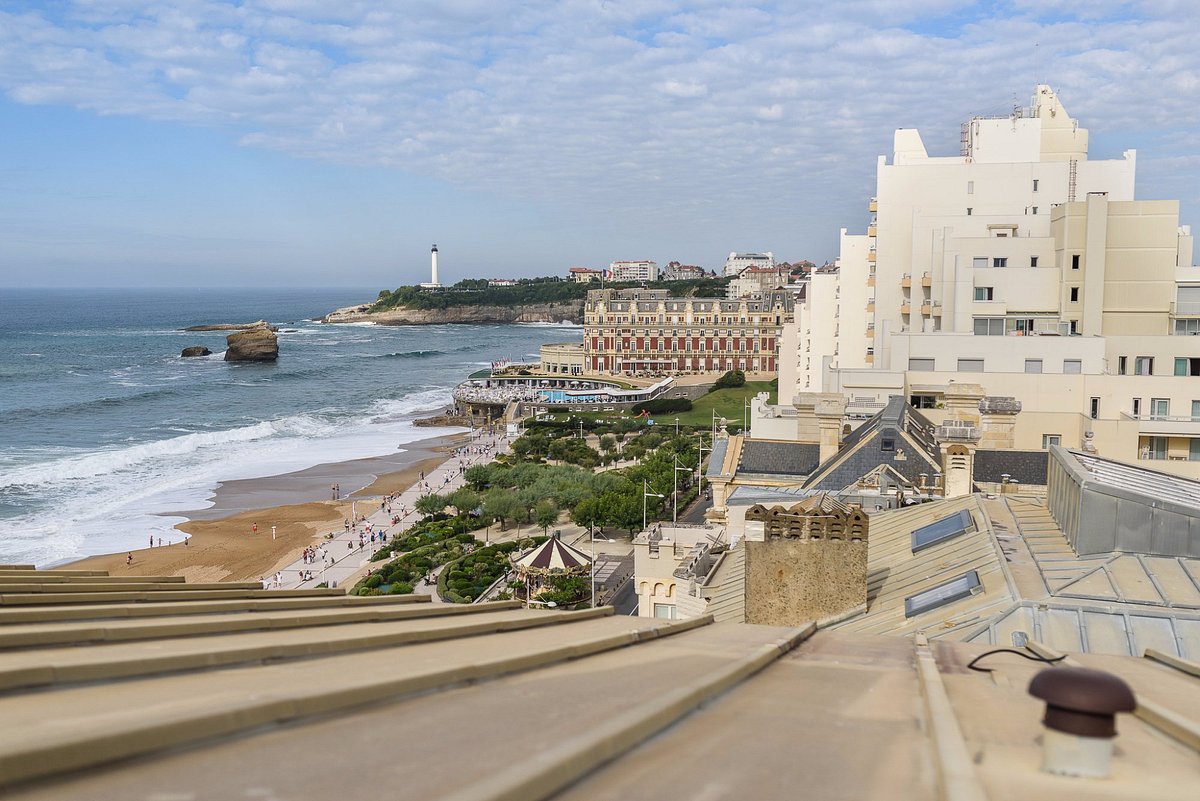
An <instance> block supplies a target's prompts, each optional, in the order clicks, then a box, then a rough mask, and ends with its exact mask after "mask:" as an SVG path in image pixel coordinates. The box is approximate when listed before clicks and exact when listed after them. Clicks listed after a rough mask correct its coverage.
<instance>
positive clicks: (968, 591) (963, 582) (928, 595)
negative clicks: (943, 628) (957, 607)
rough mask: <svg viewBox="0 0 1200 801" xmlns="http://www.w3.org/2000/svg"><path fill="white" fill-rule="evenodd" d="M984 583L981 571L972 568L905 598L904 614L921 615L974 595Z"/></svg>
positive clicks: (909, 615) (910, 615) (907, 615)
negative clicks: (980, 579)
mask: <svg viewBox="0 0 1200 801" xmlns="http://www.w3.org/2000/svg"><path fill="white" fill-rule="evenodd" d="M982 586H983V585H982V584H980V583H979V573H978V572H977V571H975V570H972V571H971V572H970V573H964V574H963V575H961V576H959V577H958V578H954V579H950V580H949V581H947V582H944V583H942V584H939V585H937V586H936V587H930V588H929V589H927V590H925V591H923V592H918V593H917V594H916V595H910V596H908V597H907V598H905V599H904V616H905V617H913V616H914V615H920V614H923V613H925V612H928V611H930V610H931V609H937V608H938V607H939V606H945V605H946V604H950V603H954V602H955V601H958V600H961V599H963V598H966V597H968V596H970V595H974V594H975V592H976V591H978V590H979V589H980V588H981V587H982Z"/></svg>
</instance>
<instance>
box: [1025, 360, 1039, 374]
mask: <svg viewBox="0 0 1200 801" xmlns="http://www.w3.org/2000/svg"><path fill="white" fill-rule="evenodd" d="M1025 372H1027V373H1040V372H1042V360H1041V359H1026V360H1025Z"/></svg>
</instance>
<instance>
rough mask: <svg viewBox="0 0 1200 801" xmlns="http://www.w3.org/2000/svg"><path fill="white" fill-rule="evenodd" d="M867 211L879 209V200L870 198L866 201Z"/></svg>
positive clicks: (873, 211) (872, 211)
mask: <svg viewBox="0 0 1200 801" xmlns="http://www.w3.org/2000/svg"><path fill="white" fill-rule="evenodd" d="M867 211H869V212H871V213H872V214H874V213H875V212H877V211H879V201H878V200H877V199H875V198H871V201H870V202H869V203H867Z"/></svg>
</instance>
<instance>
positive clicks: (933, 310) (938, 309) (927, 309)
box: [921, 300, 942, 317]
mask: <svg viewBox="0 0 1200 801" xmlns="http://www.w3.org/2000/svg"><path fill="white" fill-rule="evenodd" d="M921 314H926V315H930V316H933V317H941V316H942V304H941V302H940V301H936V300H935V301H932V302H930V301H925V302H924V303H922V304H921Z"/></svg>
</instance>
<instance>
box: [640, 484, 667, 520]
mask: <svg viewBox="0 0 1200 801" xmlns="http://www.w3.org/2000/svg"><path fill="white" fill-rule="evenodd" d="M652 495H653V496H654V497H655V498H662V497H663V496H662V495H659V494H658V493H657V492H651V491H650V482H649V481H647V480H646V479H644V478H643V479H642V531H645V530H646V499H647V498H649V497H650V496H652Z"/></svg>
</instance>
